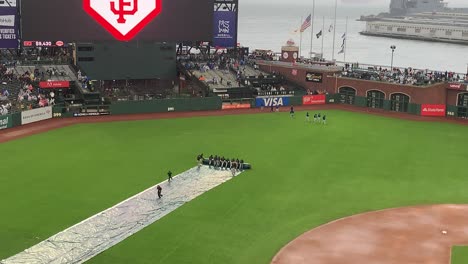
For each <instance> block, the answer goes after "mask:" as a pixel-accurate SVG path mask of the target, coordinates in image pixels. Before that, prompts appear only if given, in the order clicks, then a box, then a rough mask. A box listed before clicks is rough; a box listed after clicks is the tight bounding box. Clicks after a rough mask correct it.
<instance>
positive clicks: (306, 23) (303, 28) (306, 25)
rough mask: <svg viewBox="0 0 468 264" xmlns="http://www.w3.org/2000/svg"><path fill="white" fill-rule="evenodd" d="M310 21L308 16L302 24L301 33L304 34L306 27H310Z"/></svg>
mask: <svg viewBox="0 0 468 264" xmlns="http://www.w3.org/2000/svg"><path fill="white" fill-rule="evenodd" d="M310 20H311V15H309V16H308V17H307V18H306V20H305V21H304V23H302V26H301V32H304V31H305V30H306V29H307V28H308V27H310Z"/></svg>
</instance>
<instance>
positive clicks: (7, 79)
mask: <svg viewBox="0 0 468 264" xmlns="http://www.w3.org/2000/svg"><path fill="white" fill-rule="evenodd" d="M42 74H48V75H49V74H52V70H51V72H50V73H40V72H39V71H38V70H37V69H36V70H34V72H29V71H26V72H22V73H21V74H19V73H18V72H17V71H16V70H15V68H8V67H6V66H5V65H1V66H0V79H1V89H0V108H1V111H0V112H1V114H3V115H6V114H9V113H12V112H14V111H20V110H21V111H22V110H28V109H33V108H37V107H44V106H48V105H53V104H54V103H55V94H54V93H53V92H49V91H46V90H43V89H40V88H35V87H34V85H35V84H37V82H38V81H40V80H41V77H40V76H42Z"/></svg>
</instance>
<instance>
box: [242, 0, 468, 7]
mask: <svg viewBox="0 0 468 264" xmlns="http://www.w3.org/2000/svg"><path fill="white" fill-rule="evenodd" d="M446 2H448V3H449V7H468V1H467V0H446ZM257 3H258V4H266V3H293V4H311V3H312V0H240V4H257ZM338 3H340V4H343V5H358V6H362V5H372V6H388V5H389V4H390V0H338ZM316 4H317V5H333V4H334V1H333V0H316Z"/></svg>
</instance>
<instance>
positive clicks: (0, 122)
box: [0, 115, 13, 130]
mask: <svg viewBox="0 0 468 264" xmlns="http://www.w3.org/2000/svg"><path fill="white" fill-rule="evenodd" d="M12 124H13V123H12V120H11V115H2V116H0V130H2V129H7V128H10V127H12Z"/></svg>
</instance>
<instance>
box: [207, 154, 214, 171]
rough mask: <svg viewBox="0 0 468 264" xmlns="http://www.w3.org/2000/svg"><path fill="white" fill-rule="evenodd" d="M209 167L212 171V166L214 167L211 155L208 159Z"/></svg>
mask: <svg viewBox="0 0 468 264" xmlns="http://www.w3.org/2000/svg"><path fill="white" fill-rule="evenodd" d="M208 166H209V168H210V169H211V166H213V155H210V157H209V158H208Z"/></svg>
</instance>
